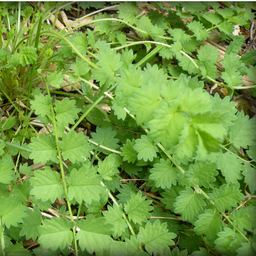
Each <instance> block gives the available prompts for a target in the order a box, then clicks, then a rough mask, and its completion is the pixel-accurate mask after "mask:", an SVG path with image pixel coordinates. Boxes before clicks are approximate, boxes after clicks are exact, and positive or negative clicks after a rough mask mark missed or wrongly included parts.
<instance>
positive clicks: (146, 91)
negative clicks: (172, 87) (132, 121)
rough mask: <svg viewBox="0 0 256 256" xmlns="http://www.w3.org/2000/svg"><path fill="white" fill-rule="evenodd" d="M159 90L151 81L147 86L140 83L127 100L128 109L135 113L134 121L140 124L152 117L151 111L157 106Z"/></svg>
mask: <svg viewBox="0 0 256 256" xmlns="http://www.w3.org/2000/svg"><path fill="white" fill-rule="evenodd" d="M159 97H160V90H159V87H158V86H155V84H153V83H152V82H151V83H149V84H148V85H147V86H145V85H142V86H141V89H140V90H136V91H135V92H134V93H133V94H132V97H131V98H129V100H128V105H129V110H130V111H131V113H132V114H135V115H136V122H137V124H138V125H141V124H142V123H144V122H148V121H149V120H150V119H152V114H151V113H152V112H153V110H154V109H157V108H158V105H159Z"/></svg>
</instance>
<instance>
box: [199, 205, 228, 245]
mask: <svg viewBox="0 0 256 256" xmlns="http://www.w3.org/2000/svg"><path fill="white" fill-rule="evenodd" d="M222 228H223V222H222V220H221V216H220V214H219V213H218V211H217V210H216V209H215V210H213V209H206V210H205V212H204V213H202V214H200V215H199V216H198V220H197V221H196V222H195V228H194V231H195V232H196V233H197V234H198V235H205V236H206V238H207V239H209V240H214V239H215V238H216V234H217V233H218V232H220V231H221V230H222Z"/></svg>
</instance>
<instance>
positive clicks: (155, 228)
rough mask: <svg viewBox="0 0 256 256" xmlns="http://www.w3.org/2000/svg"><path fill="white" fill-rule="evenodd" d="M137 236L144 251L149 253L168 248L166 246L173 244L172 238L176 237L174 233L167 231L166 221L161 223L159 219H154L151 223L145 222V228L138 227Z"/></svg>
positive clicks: (159, 251) (155, 253)
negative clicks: (138, 233) (143, 246)
mask: <svg viewBox="0 0 256 256" xmlns="http://www.w3.org/2000/svg"><path fill="white" fill-rule="evenodd" d="M139 236H140V239H141V242H142V243H143V244H144V245H145V248H146V251H147V252H148V253H149V254H150V255H153V254H154V255H157V254H158V253H159V254H161V253H162V252H163V251H164V250H168V248H169V247H168V246H171V245H174V244H175V243H174V242H173V240H172V239H174V238H175V237H176V234H174V233H172V232H168V229H167V223H162V224H161V222H160V220H156V221H155V222H154V223H153V224H152V223H150V222H147V224H146V226H145V228H143V227H140V235H139Z"/></svg>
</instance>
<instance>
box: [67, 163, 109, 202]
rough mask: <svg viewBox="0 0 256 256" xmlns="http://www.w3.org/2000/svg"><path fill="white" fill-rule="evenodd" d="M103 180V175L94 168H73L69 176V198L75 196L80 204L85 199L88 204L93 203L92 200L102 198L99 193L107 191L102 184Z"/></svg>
mask: <svg viewBox="0 0 256 256" xmlns="http://www.w3.org/2000/svg"><path fill="white" fill-rule="evenodd" d="M101 180H102V177H101V176H100V175H99V174H97V173H96V171H95V169H93V168H91V169H90V168H88V167H82V168H80V169H79V170H76V169H73V170H72V171H71V172H70V175H69V176H68V177H67V183H68V184H69V188H68V197H69V199H70V200H72V199H73V198H74V199H75V200H76V201H77V202H78V203H79V204H81V203H82V201H83V200H84V202H86V203H88V204H91V202H92V200H96V201H98V200H99V199H100V195H99V194H102V193H104V191H105V190H104V188H103V187H102V186H101V185H100V182H101Z"/></svg>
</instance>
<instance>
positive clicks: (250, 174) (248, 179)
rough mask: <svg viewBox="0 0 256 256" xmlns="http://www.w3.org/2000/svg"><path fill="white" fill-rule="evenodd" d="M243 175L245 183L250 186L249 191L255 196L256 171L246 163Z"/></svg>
mask: <svg viewBox="0 0 256 256" xmlns="http://www.w3.org/2000/svg"><path fill="white" fill-rule="evenodd" d="M243 175H244V176H245V179H244V181H245V183H246V184H248V187H249V190H250V192H251V193H252V194H253V193H254V192H255V191H256V182H255V180H256V171H255V169H254V168H252V167H251V165H250V164H249V163H244V171H243Z"/></svg>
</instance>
